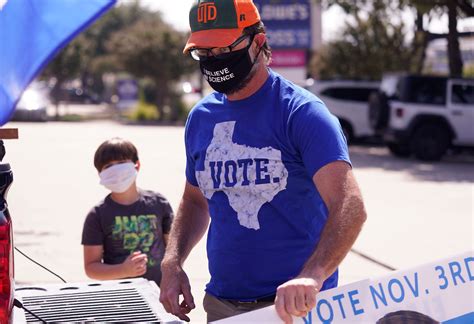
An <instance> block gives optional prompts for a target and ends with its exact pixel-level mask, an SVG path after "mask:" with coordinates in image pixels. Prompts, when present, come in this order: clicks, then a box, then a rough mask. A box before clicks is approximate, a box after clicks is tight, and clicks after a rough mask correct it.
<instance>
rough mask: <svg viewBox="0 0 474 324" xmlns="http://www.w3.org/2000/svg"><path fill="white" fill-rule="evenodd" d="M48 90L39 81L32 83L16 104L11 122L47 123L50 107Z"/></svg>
mask: <svg viewBox="0 0 474 324" xmlns="http://www.w3.org/2000/svg"><path fill="white" fill-rule="evenodd" d="M48 93H49V89H48V87H47V86H46V85H45V84H44V83H43V82H40V81H33V82H32V83H31V84H30V85H29V86H28V88H26V90H25V91H24V92H23V94H22V96H21V98H20V100H19V101H18V103H17V104H16V107H15V111H14V113H13V116H12V120H25V121H47V120H48V114H47V108H48V106H49V105H50V101H49V96H48Z"/></svg>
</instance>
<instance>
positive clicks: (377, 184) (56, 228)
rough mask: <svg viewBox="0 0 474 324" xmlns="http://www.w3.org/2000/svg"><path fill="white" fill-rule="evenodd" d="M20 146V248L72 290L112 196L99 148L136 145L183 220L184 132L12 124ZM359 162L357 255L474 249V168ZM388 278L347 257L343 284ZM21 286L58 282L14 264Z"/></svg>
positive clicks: (195, 282)
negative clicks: (89, 226) (363, 210)
mask: <svg viewBox="0 0 474 324" xmlns="http://www.w3.org/2000/svg"><path fill="white" fill-rule="evenodd" d="M6 127H18V128H19V131H20V139H19V140H12V141H6V149H7V155H6V157H5V161H6V162H10V164H11V166H12V169H13V172H14V183H13V185H12V188H11V190H10V193H9V196H8V203H9V209H10V212H11V214H12V218H13V223H14V233H15V245H16V246H17V247H19V248H20V249H21V250H22V251H23V252H25V253H27V254H28V255H29V256H31V257H33V258H34V259H36V260H37V261H39V262H40V263H42V264H43V265H45V266H47V267H49V268H50V269H51V270H53V271H55V272H57V273H58V274H59V275H61V276H62V277H64V278H65V279H66V280H68V281H84V280H87V278H86V276H85V274H84V271H83V266H82V247H81V245H80V237H81V230H82V223H83V221H84V217H85V215H86V214H87V212H88V211H89V209H90V208H91V207H92V206H93V205H94V204H96V203H97V202H98V201H99V200H100V199H101V198H102V197H103V196H104V195H105V194H106V191H105V189H103V188H102V187H101V186H100V185H99V184H98V176H97V172H96V171H95V169H94V168H93V164H92V159H93V154H94V151H95V149H96V147H97V146H98V145H99V144H100V143H101V142H102V141H103V140H105V139H107V138H110V137H113V136H121V137H124V138H128V139H130V140H131V141H133V142H134V143H136V145H137V147H138V150H139V153H140V160H141V163H142V168H141V170H140V173H139V177H138V184H139V186H141V187H143V188H147V189H153V190H157V191H159V192H161V193H162V194H164V195H165V196H166V197H168V199H169V200H170V202H171V204H172V206H173V207H174V209H175V210H176V209H177V207H178V203H179V199H180V195H181V192H182V189H183V185H184V181H185V178H184V168H185V160H184V148H183V133H184V131H183V128H182V127H151V126H124V125H119V124H116V123H112V122H83V123H52V122H50V123H42V124H36V123H10V124H8V125H6ZM351 157H352V161H353V165H354V172H355V174H356V177H357V179H358V181H359V183H360V186H361V189H362V192H363V195H364V198H365V202H366V205H367V211H368V220H367V222H366V224H365V226H364V229H363V232H362V234H361V236H360V237H359V239H358V240H357V242H356V244H355V248H356V249H357V250H358V251H362V252H363V253H366V254H367V255H369V256H371V257H373V258H376V259H377V260H380V261H382V262H384V263H387V264H389V265H391V266H393V267H395V268H397V269H403V268H407V267H412V266H416V265H419V264H422V263H425V262H429V261H432V260H436V259H439V258H443V257H448V256H450V255H453V254H457V253H461V252H464V251H467V250H471V249H473V233H474V228H473V216H474V214H473V201H474V160H473V159H472V158H471V157H469V156H457V157H448V158H446V159H445V160H443V161H442V162H439V163H421V162H419V161H415V160H403V159H398V158H394V157H392V156H390V154H389V153H388V151H387V150H386V149H385V148H383V147H370V146H353V147H351ZM205 258H206V253H205V242H204V240H203V241H201V242H200V243H199V245H198V246H197V247H196V248H195V250H194V251H193V252H192V253H191V255H190V257H189V259H188V261H187V262H186V264H185V268H186V270H187V271H188V274H189V277H190V279H191V284H192V289H193V293H194V295H195V299H196V304H197V309H196V310H194V311H193V312H192V313H191V320H192V322H193V323H203V322H204V321H205V315H204V310H203V309H202V305H201V304H200V301H201V300H202V297H203V295H204V292H203V289H204V285H205V283H206V282H207V280H208V278H209V275H208V272H207V268H206V266H205V263H203V260H205ZM387 271H388V270H386V269H384V268H383V267H380V266H378V265H376V264H374V263H371V262H369V261H367V260H365V259H363V258H361V257H360V256H358V255H356V254H353V253H349V255H348V256H347V258H346V259H345V260H344V262H343V264H342V266H341V274H340V283H341V284H344V283H349V282H353V281H356V280H360V279H364V278H368V277H376V276H378V275H383V274H385V273H387ZM15 275H16V280H17V281H18V282H38V283H40V282H42V283H46V282H59V280H58V279H57V278H55V277H54V276H52V275H51V274H50V273H48V272H46V271H44V270H43V269H41V268H39V267H38V266H37V265H35V264H33V263H31V262H30V261H28V260H26V259H25V258H24V257H23V256H21V255H19V254H15Z"/></svg>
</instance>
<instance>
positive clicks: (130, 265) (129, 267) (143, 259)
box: [122, 251, 148, 277]
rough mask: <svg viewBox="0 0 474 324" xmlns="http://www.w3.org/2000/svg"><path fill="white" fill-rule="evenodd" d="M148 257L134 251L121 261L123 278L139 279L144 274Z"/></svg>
mask: <svg viewBox="0 0 474 324" xmlns="http://www.w3.org/2000/svg"><path fill="white" fill-rule="evenodd" d="M147 263H148V257H147V256H146V254H144V253H142V252H140V251H135V252H133V253H132V254H130V255H129V256H128V257H127V258H126V259H125V261H123V263H122V266H123V271H124V277H139V276H142V275H144V274H145V273H146V264H147Z"/></svg>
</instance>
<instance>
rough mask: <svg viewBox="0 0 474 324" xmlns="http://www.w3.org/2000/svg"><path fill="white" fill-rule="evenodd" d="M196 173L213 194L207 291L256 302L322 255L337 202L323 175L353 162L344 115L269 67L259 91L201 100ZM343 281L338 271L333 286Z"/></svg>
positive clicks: (193, 140) (190, 177)
mask: <svg viewBox="0 0 474 324" xmlns="http://www.w3.org/2000/svg"><path fill="white" fill-rule="evenodd" d="M185 142H186V157H187V165H186V178H187V181H188V182H189V183H190V184H192V185H194V186H199V188H200V190H201V191H202V193H203V194H204V196H205V197H206V198H207V200H208V204H209V212H210V215H211V224H210V227H209V232H208V237H207V253H208V259H209V272H210V274H211V281H210V282H209V283H208V285H207V288H206V291H207V292H208V293H210V294H212V295H214V296H217V297H220V298H225V299H237V300H253V299H256V298H260V297H265V296H268V295H272V294H274V293H275V291H276V288H277V287H278V286H279V285H281V284H282V283H284V282H286V281H288V280H290V279H292V278H294V277H295V276H297V275H298V274H299V273H300V271H301V269H302V267H303V265H304V263H305V262H306V260H307V259H308V258H309V257H310V255H311V254H312V253H313V251H314V249H315V246H316V244H317V243H318V241H319V237H320V235H321V232H322V229H323V227H324V225H325V223H326V219H327V214H328V211H327V208H326V206H325V204H324V202H323V200H322V199H321V196H320V194H319V192H318V191H317V189H316V187H315V185H314V183H313V179H312V178H313V175H314V174H315V173H316V172H317V171H318V170H319V169H320V168H321V167H323V166H324V165H326V164H328V163H330V162H333V161H346V162H347V163H350V160H349V155H348V150H347V144H346V140H345V138H344V135H343V133H342V130H341V127H340V124H339V122H338V120H337V118H336V117H334V116H333V115H331V114H330V113H329V111H328V109H327V108H326V106H325V105H324V103H323V102H321V100H320V99H318V98H317V97H316V96H314V95H313V94H311V93H310V92H308V91H306V90H304V89H302V88H300V87H298V86H296V85H294V84H292V83H291V82H289V81H287V80H286V79H284V78H282V77H281V76H280V75H278V74H276V73H275V72H273V71H271V70H269V77H268V79H267V80H266V82H265V83H264V85H263V86H262V87H261V88H260V89H259V90H258V91H257V92H256V93H255V94H253V95H252V96H250V97H248V98H246V99H243V100H237V101H229V100H228V99H227V97H226V96H225V95H223V94H220V93H212V94H210V95H209V96H207V97H206V98H204V99H203V100H201V101H200V102H199V103H198V104H197V105H196V106H195V107H194V109H193V110H192V112H191V113H190V115H189V117H188V121H187V124H186V131H185ZM336 285H337V271H336V272H335V273H334V274H333V275H332V276H331V277H330V278H328V279H327V280H326V282H325V283H324V285H323V289H328V288H332V287H335V286H336Z"/></svg>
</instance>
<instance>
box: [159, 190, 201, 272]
mask: <svg viewBox="0 0 474 324" xmlns="http://www.w3.org/2000/svg"><path fill="white" fill-rule="evenodd" d="M208 224H209V213H208V209H207V206H203V205H202V204H198V203H196V202H194V201H193V200H192V199H189V198H187V197H185V196H184V197H183V199H182V200H181V203H180V206H179V208H178V212H177V214H176V217H175V219H174V222H173V225H172V227H171V232H170V235H169V238H168V244H167V246H166V253H165V256H164V259H163V263H165V264H166V263H169V262H171V263H177V264H179V265H180V266H182V265H183V263H184V260H186V258H187V257H188V255H189V253H190V252H191V250H192V248H193V247H194V246H195V245H196V244H197V243H198V242H199V240H200V239H201V238H202V236H203V235H204V233H205V232H206V230H207V226H208Z"/></svg>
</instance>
